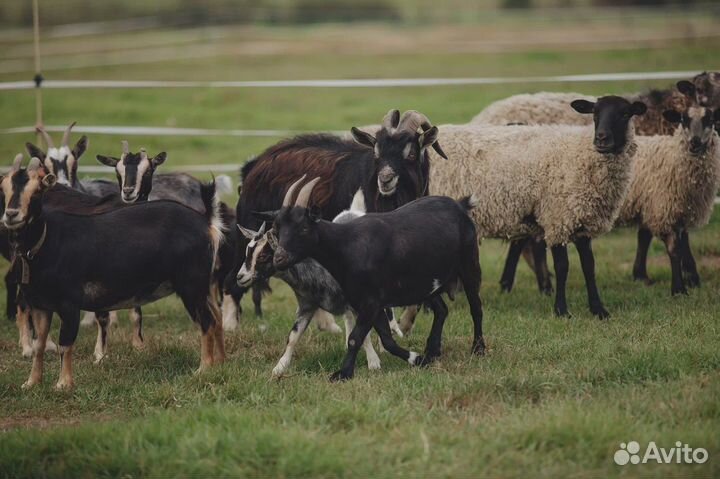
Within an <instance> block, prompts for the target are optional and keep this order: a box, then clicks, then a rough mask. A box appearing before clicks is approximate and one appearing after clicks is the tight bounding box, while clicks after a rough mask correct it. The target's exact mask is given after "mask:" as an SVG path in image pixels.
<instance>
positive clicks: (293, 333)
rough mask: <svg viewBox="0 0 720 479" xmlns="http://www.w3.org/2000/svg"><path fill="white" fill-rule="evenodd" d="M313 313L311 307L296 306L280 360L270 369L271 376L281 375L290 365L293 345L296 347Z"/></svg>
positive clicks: (293, 349) (293, 350) (313, 310)
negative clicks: (293, 319)
mask: <svg viewBox="0 0 720 479" xmlns="http://www.w3.org/2000/svg"><path fill="white" fill-rule="evenodd" d="M314 313H315V309H313V308H298V312H297V315H296V317H295V323H294V324H293V327H292V329H291V330H290V334H288V339H287V345H286V346H285V351H284V352H283V355H282V356H281V357H280V360H279V361H278V362H277V364H276V365H275V367H274V368H273V370H272V374H273V376H275V377H278V376H282V375H283V374H284V373H285V371H286V370H287V368H288V366H290V361H292V356H293V353H294V352H295V347H297V343H298V341H300V338H301V337H302V335H303V333H304V332H305V330H306V329H307V327H308V324H310V321H311V320H312V318H313V314H314Z"/></svg>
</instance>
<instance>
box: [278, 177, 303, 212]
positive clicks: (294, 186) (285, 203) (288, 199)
mask: <svg viewBox="0 0 720 479" xmlns="http://www.w3.org/2000/svg"><path fill="white" fill-rule="evenodd" d="M306 176H307V175H302V178H300V179H299V180H297V181H296V182H295V183H293V184H292V185H290V188H288V190H287V193H285V198H284V199H283V202H282V207H283V208H284V207H286V206H292V195H293V193H295V190H296V189H297V187H298V185H299V184H300V183H302V182H303V181H305V177H306Z"/></svg>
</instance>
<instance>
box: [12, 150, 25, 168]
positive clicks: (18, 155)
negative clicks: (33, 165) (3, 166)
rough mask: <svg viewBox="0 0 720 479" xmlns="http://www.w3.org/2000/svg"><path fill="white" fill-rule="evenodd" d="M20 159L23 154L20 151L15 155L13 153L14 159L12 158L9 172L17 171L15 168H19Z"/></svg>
mask: <svg viewBox="0 0 720 479" xmlns="http://www.w3.org/2000/svg"><path fill="white" fill-rule="evenodd" d="M22 159H23V154H22V153H18V154H17V155H15V159H14V160H13V164H12V166H11V167H10V172H11V173H12V172H15V171H17V170H19V169H20V164H21V163H22Z"/></svg>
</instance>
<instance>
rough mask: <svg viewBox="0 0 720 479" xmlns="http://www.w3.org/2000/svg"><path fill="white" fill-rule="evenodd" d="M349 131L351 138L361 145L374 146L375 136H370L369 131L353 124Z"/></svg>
mask: <svg viewBox="0 0 720 479" xmlns="http://www.w3.org/2000/svg"><path fill="white" fill-rule="evenodd" d="M350 133H352V136H353V139H354V140H355V141H357V142H358V143H360V144H361V145H365V146H369V147H370V148H375V137H374V136H372V135H371V134H370V133H367V132H364V131H362V130H360V129H358V128H355V127H354V126H353V127H352V128H350Z"/></svg>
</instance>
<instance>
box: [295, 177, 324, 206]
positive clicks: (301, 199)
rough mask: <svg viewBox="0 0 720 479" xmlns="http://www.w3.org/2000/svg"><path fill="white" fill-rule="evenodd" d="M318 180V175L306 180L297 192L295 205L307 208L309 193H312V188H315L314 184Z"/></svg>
mask: <svg viewBox="0 0 720 479" xmlns="http://www.w3.org/2000/svg"><path fill="white" fill-rule="evenodd" d="M319 181H320V177H319V176H318V177H317V178H315V179H314V180H312V181H310V182H308V183H307V184H306V185H305V186H303V187H302V189H301V190H300V193H298V196H297V200H295V206H299V207H301V208H307V206H308V202H309V201H310V195H311V194H312V190H313V188H315V185H317V184H318V182H319Z"/></svg>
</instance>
